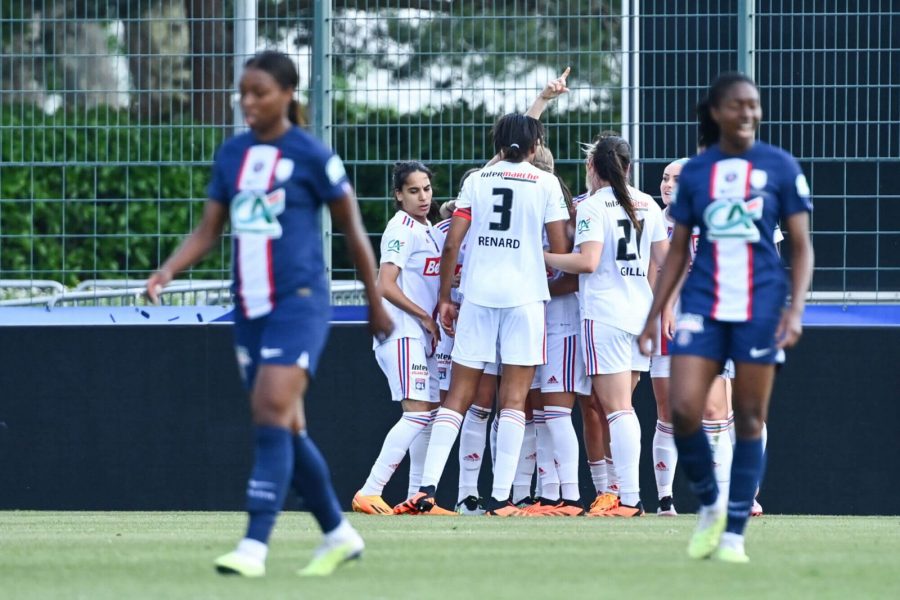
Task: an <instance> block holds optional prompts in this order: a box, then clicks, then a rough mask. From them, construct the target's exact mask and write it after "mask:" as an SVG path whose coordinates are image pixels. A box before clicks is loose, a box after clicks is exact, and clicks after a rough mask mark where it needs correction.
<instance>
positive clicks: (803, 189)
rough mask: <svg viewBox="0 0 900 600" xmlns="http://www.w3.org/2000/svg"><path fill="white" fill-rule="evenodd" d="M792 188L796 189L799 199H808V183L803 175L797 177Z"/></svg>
mask: <svg viewBox="0 0 900 600" xmlns="http://www.w3.org/2000/svg"><path fill="white" fill-rule="evenodd" d="M794 186H795V187H796V188H797V195H798V196H800V197H801V198H809V183H808V182H807V181H806V177H805V176H804V175H803V173H800V174H799V175H797V178H796V179H795V180H794Z"/></svg>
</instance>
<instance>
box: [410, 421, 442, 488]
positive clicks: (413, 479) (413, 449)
mask: <svg viewBox="0 0 900 600" xmlns="http://www.w3.org/2000/svg"><path fill="white" fill-rule="evenodd" d="M437 411H438V409H436V408H435V409H434V410H432V411H430V412H429V413H428V414H429V415H431V421H429V422H428V427H426V428H425V429H423V430H422V433H420V434H419V435H417V436H416V439H414V440H413V442H412V444H410V445H409V487H408V488H407V489H406V497H407V498H412V497H413V495H414V494H415V493H416V492H418V491H419V487H421V485H422V472H423V471H424V470H425V457H426V456H427V455H428V443H429V442H430V441H431V427H432V425H431V423H432V421H434V418H435V417H436V416H437Z"/></svg>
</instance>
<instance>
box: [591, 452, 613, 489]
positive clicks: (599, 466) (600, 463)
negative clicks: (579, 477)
mask: <svg viewBox="0 0 900 600" xmlns="http://www.w3.org/2000/svg"><path fill="white" fill-rule="evenodd" d="M588 468H589V469H590V470H591V481H592V482H593V483H594V489H595V490H597V495H598V496H599V495H600V494H603V493H605V492H606V487H607V485H608V483H609V475H608V473H607V469H606V459H605V458H601V459H600V460H589V461H588Z"/></svg>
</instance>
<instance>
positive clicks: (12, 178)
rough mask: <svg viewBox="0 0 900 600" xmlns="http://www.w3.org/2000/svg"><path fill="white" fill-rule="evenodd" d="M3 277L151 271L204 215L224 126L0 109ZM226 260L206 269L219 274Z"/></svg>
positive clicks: (117, 114)
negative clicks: (151, 123)
mask: <svg viewBox="0 0 900 600" xmlns="http://www.w3.org/2000/svg"><path fill="white" fill-rule="evenodd" d="M0 127H2V129H0V154H2V157H3V163H2V165H0V278H17V277H23V276H28V277H35V278H39V279H54V280H57V281H61V282H63V283H65V284H67V285H71V284H74V283H76V282H77V281H80V280H83V279H93V278H103V277H107V278H108V277H115V278H120V277H121V278H124V277H146V276H147V273H148V272H150V271H151V270H152V269H153V268H154V267H155V266H156V265H157V264H158V262H159V259H160V257H164V256H165V255H167V254H168V253H169V252H170V251H171V250H172V249H173V248H174V247H175V245H176V244H177V242H178V240H179V239H181V237H183V235H184V234H185V233H186V232H188V231H190V230H191V228H192V227H193V226H194V225H195V223H196V220H197V219H198V218H199V216H200V213H201V210H202V202H203V199H204V198H205V197H206V194H205V185H206V182H207V180H208V177H209V166H208V164H209V161H210V160H211V158H212V155H213V152H214V150H215V147H216V145H217V144H218V143H219V141H220V139H221V137H222V134H221V133H220V132H219V131H217V130H215V129H213V128H204V127H195V126H192V125H191V124H190V123H173V124H171V125H170V127H168V128H159V127H155V126H148V125H143V124H141V123H137V122H134V121H133V120H132V119H131V117H130V116H129V113H128V112H126V111H115V110H110V109H106V108H103V109H97V110H93V111H89V112H86V113H82V114H67V113H65V112H63V111H60V112H57V113H56V114H55V115H46V114H44V113H43V112H42V111H40V110H38V109H35V108H33V107H29V106H21V105H3V106H2V107H0ZM224 260H225V259H224V258H223V257H222V256H217V257H212V258H211V259H210V260H208V261H207V262H206V263H204V264H203V265H201V267H200V270H201V271H202V270H205V269H212V270H213V272H214V273H215V275H214V276H215V277H219V276H221V274H220V273H219V268H220V266H221V264H223V261H224Z"/></svg>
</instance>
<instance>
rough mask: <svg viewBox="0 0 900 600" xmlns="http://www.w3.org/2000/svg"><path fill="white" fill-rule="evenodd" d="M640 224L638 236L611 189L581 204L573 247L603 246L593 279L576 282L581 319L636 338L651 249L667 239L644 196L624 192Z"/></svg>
mask: <svg viewBox="0 0 900 600" xmlns="http://www.w3.org/2000/svg"><path fill="white" fill-rule="evenodd" d="M628 192H629V193H630V194H631V199H632V201H633V202H634V207H635V211H636V213H637V218H638V220H639V221H642V222H643V226H642V228H641V231H637V230H636V228H635V227H634V225H633V224H632V222H631V219H629V218H628V214H627V213H626V212H625V209H624V208H622V205H621V204H619V201H618V200H616V197H615V195H614V194H613V190H612V188H610V187H605V188H601V189H600V190H598V191H597V192H595V193H594V194H593V195H592V196H591V197H589V198H587V199H586V200H584V201H582V202H580V203H579V204H578V208H577V216H576V225H575V245H576V246H580V245H581V244H583V243H585V242H602V243H603V251H602V253H601V256H600V264H599V265H598V266H597V269H596V270H595V271H594V272H593V273H586V274H581V275H579V276H578V289H579V300H580V302H581V318H582V319H591V320H593V321H597V322H600V323H605V324H607V325H612V326H614V327H616V328H618V329H622V330H624V331H627V332H628V333H633V334H635V335H637V334H639V333H640V332H641V330H642V329H643V327H644V321H645V320H646V319H647V313H649V312H650V304H651V303H652V301H653V293H652V291H651V289H650V284H649V282H648V281H647V270H648V269H649V267H650V244H652V243H653V242H659V241H662V240H665V239H666V237H667V236H666V227H665V225H664V224H663V216H662V211H661V210H660V208H659V206H658V205H657V204H656V202H655V201H654V200H653V198H651V197H650V196H648V195H647V194H645V193H643V192H641V191H639V190H636V189H634V188H632V187H629V188H628Z"/></svg>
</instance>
